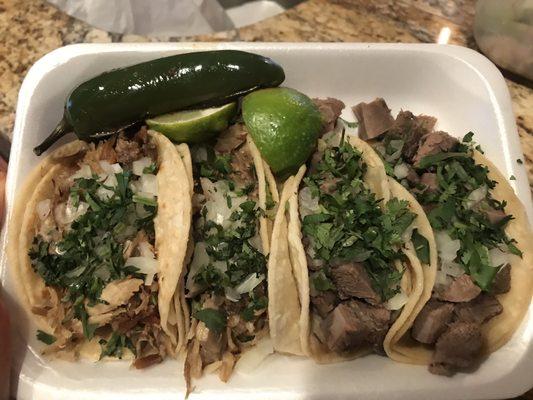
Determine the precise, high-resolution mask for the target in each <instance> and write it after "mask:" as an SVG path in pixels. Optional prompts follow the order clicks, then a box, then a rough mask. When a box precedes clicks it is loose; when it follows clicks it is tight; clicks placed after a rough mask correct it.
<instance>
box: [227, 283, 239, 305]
mask: <svg viewBox="0 0 533 400" xmlns="http://www.w3.org/2000/svg"><path fill="white" fill-rule="evenodd" d="M224 293H225V295H226V299H228V300H229V301H232V302H234V303H235V302H237V301H239V300H240V298H241V295H240V294H239V293H237V291H236V290H235V289H233V288H231V287H228V286H226V287H225V288H224Z"/></svg>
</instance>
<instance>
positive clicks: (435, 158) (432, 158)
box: [415, 152, 468, 169]
mask: <svg viewBox="0 0 533 400" xmlns="http://www.w3.org/2000/svg"><path fill="white" fill-rule="evenodd" d="M466 157H468V155H467V154H465V153H462V152H442V153H437V154H432V155H429V156H425V157H422V159H421V160H420V161H419V162H418V164H417V165H415V167H416V168H417V169H426V168H429V167H431V166H433V165H435V164H437V163H439V162H441V161H444V160H448V159H450V158H466Z"/></svg>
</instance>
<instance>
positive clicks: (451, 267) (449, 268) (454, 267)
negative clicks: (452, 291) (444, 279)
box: [440, 261, 465, 278]
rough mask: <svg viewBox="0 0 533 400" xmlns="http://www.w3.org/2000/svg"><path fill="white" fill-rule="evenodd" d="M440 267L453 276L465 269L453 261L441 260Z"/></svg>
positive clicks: (460, 273)
mask: <svg viewBox="0 0 533 400" xmlns="http://www.w3.org/2000/svg"><path fill="white" fill-rule="evenodd" d="M440 269H441V271H442V272H444V273H445V274H446V275H449V276H453V277H455V278H456V277H458V276H461V275H463V274H464V273H465V270H464V269H463V268H462V267H461V265H459V264H458V263H456V262H453V261H446V262H441V265H440Z"/></svg>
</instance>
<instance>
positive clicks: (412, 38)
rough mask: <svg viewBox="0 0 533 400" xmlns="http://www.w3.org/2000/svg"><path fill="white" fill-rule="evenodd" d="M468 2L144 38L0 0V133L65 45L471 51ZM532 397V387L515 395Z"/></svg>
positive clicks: (378, 5) (525, 126) (516, 88)
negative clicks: (40, 63)
mask: <svg viewBox="0 0 533 400" xmlns="http://www.w3.org/2000/svg"><path fill="white" fill-rule="evenodd" d="M474 4H475V1H474V0H372V1H371V0H308V1H305V2H304V3H301V4H300V5H299V6H297V7H295V8H293V9H291V10H289V11H287V12H285V13H283V14H280V15H277V16H275V17H272V18H270V19H267V20H264V21H262V22H259V23H257V24H254V25H251V26H248V27H244V28H241V29H238V30H233V31H229V32H222V33H217V34H213V35H203V36H196V37H183V38H172V37H156V38H146V37H141V36H135V35H118V34H110V33H108V32H104V31H101V30H98V29H94V28H92V27H90V26H88V25H87V24H86V23H84V22H81V21H79V20H76V19H74V18H71V17H69V16H67V15H66V14H64V13H63V12H61V11H59V10H57V9H56V8H54V7H53V6H51V5H49V4H48V3H46V2H44V1H42V0H0V134H2V135H7V136H8V137H10V136H11V132H12V129H13V122H14V118H15V106H16V101H17V94H18V91H19V88H20V84H21V82H22V80H23V78H24V76H25V75H26V72H27V70H28V68H29V67H30V66H31V65H32V64H33V63H34V62H35V61H36V60H37V59H39V58H40V57H41V56H43V55H44V54H46V53H48V52H49V51H51V50H53V49H55V48H57V47H60V46H63V45H67V44H71V43H83V42H144V41H191V40H192V41H236V40H242V41H274V42H277V41H279V42H282V41H288V42H303V41H305V42H318V41H323V42H436V40H437V37H438V35H439V32H440V31H441V29H442V28H443V27H448V28H449V29H450V30H451V37H450V41H449V43H452V44H458V45H462V46H468V47H472V48H476V45H475V42H474V39H473V37H472V25H473V17H474ZM507 83H508V86H509V91H510V93H511V97H512V101H513V107H514V112H515V115H516V121H517V126H518V130H519V133H520V138H521V141H522V146H523V149H524V152H525V159H526V165H527V167H528V170H529V177H530V183H531V184H533V89H531V88H529V87H528V86H525V85H522V84H519V83H515V82H514V81H511V80H507ZM522 398H523V399H530V400H533V392H530V393H529V394H527V395H525V396H524V397H522Z"/></svg>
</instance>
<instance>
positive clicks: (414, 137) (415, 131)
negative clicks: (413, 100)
mask: <svg viewBox="0 0 533 400" xmlns="http://www.w3.org/2000/svg"><path fill="white" fill-rule="evenodd" d="M436 122H437V119H436V118H433V117H428V116H426V115H420V116H418V117H415V116H414V115H413V113H412V112H410V111H400V112H399V113H398V115H397V116H396V120H395V121H394V124H393V126H392V128H391V129H390V130H389V133H388V134H389V136H390V137H394V138H401V139H403V140H404V142H405V143H404V145H403V148H402V153H403V155H404V156H405V158H406V159H407V160H411V159H412V158H413V157H414V155H415V154H416V151H417V150H418V145H419V143H420V139H421V138H422V137H423V136H425V135H427V134H428V133H431V132H432V131H433V127H434V126H435V123H436Z"/></svg>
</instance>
